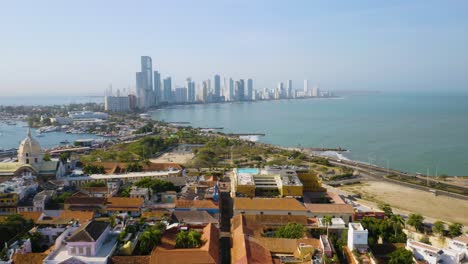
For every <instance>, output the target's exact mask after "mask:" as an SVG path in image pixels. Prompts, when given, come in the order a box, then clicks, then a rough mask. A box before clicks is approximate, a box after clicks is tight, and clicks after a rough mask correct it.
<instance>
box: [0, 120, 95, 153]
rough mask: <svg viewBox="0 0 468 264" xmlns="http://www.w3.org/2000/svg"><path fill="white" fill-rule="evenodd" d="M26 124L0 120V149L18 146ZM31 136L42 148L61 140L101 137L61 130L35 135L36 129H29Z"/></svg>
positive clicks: (71, 142) (25, 132) (25, 134)
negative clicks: (40, 135)
mask: <svg viewBox="0 0 468 264" xmlns="http://www.w3.org/2000/svg"><path fill="white" fill-rule="evenodd" d="M27 132H28V124H27V123H25V122H17V123H16V125H7V124H5V123H3V122H0V149H9V148H18V146H19V144H20V142H21V141H22V140H23V139H25V138H26V136H27ZM31 134H32V136H33V137H34V138H35V139H37V140H38V141H39V143H40V144H41V147H42V148H53V147H56V146H59V145H60V142H61V141H64V140H68V141H69V142H70V144H73V141H75V140H77V139H90V138H92V139H102V137H99V136H96V135H95V134H67V133H65V132H62V131H54V132H49V133H44V134H43V135H44V136H43V137H37V132H36V129H31Z"/></svg>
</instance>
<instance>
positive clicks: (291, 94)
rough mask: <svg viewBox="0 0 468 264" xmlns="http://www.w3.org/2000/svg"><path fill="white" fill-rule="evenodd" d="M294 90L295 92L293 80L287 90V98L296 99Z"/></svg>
mask: <svg viewBox="0 0 468 264" xmlns="http://www.w3.org/2000/svg"><path fill="white" fill-rule="evenodd" d="M292 90H293V89H292V80H288V84H287V89H286V97H287V98H293V97H294V95H293V92H292Z"/></svg>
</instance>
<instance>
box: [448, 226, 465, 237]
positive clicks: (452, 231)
mask: <svg viewBox="0 0 468 264" xmlns="http://www.w3.org/2000/svg"><path fill="white" fill-rule="evenodd" d="M448 233H449V235H450V236H451V237H457V236H459V235H461V234H463V225H462V224H460V223H453V224H450V225H449V226H448Z"/></svg>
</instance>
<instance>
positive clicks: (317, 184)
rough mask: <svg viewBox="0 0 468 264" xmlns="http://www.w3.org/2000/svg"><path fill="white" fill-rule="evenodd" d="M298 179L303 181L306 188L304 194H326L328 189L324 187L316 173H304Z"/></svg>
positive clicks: (299, 174)
mask: <svg viewBox="0 0 468 264" xmlns="http://www.w3.org/2000/svg"><path fill="white" fill-rule="evenodd" d="M297 177H299V179H300V180H301V182H302V184H303V186H304V192H325V191H326V189H325V188H323V187H322V182H321V181H320V180H319V178H318V177H317V174H315V173H309V172H306V173H304V172H302V173H298V174H297Z"/></svg>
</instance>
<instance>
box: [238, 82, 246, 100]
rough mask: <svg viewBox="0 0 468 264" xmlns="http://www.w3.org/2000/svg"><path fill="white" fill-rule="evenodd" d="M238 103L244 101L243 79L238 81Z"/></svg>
mask: <svg viewBox="0 0 468 264" xmlns="http://www.w3.org/2000/svg"><path fill="white" fill-rule="evenodd" d="M238 97H239V101H244V100H245V81H244V79H240V80H239V89H238Z"/></svg>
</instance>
